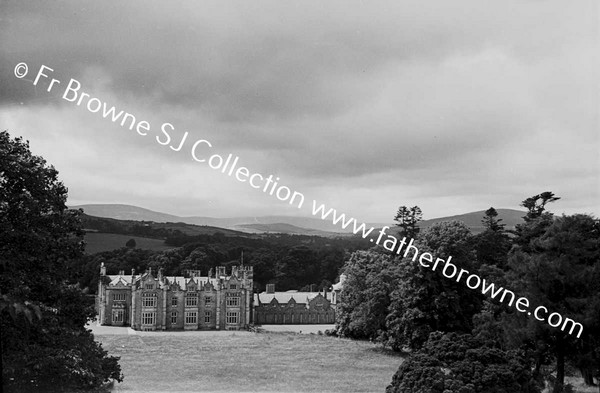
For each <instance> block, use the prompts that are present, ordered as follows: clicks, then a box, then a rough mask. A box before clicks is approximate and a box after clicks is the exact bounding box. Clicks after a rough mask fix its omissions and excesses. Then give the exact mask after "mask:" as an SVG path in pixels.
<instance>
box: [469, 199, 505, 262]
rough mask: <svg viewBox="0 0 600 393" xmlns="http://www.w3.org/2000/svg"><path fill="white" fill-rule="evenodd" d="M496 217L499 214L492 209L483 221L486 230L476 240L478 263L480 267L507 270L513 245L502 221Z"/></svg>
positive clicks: (487, 211)
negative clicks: (509, 252) (508, 257)
mask: <svg viewBox="0 0 600 393" xmlns="http://www.w3.org/2000/svg"><path fill="white" fill-rule="evenodd" d="M496 217H498V212H497V211H496V209H494V208H493V207H490V208H489V209H488V210H486V211H485V215H484V217H483V219H482V220H481V222H482V223H483V225H484V227H485V230H484V231H483V232H481V233H479V234H477V235H476V236H475V238H474V242H475V250H476V252H477V262H478V263H479V265H480V266H481V265H489V266H496V267H498V268H501V269H505V268H506V263H507V255H508V251H509V250H510V248H511V246H512V244H511V242H510V238H509V237H508V235H507V234H506V233H505V231H504V226H505V225H504V224H501V223H500V222H501V221H502V219H499V218H496Z"/></svg>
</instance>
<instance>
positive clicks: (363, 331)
mask: <svg viewBox="0 0 600 393" xmlns="http://www.w3.org/2000/svg"><path fill="white" fill-rule="evenodd" d="M395 267H396V265H395V264H394V261H393V258H392V257H390V256H389V255H387V254H384V253H381V252H378V251H376V250H368V251H357V252H355V253H353V254H352V256H351V257H350V259H349V260H348V261H347V262H346V263H345V264H344V268H343V272H344V274H345V275H346V280H345V281H344V287H343V289H342V293H341V297H342V299H343V301H342V303H341V304H340V305H339V306H338V309H337V312H336V319H337V321H336V323H337V331H338V334H339V335H340V336H345V337H352V338H357V339H371V340H377V339H379V338H380V336H381V335H382V334H383V332H384V330H385V329H386V326H385V320H386V317H387V313H388V306H389V303H390V298H389V294H390V293H391V291H392V289H393V288H394V287H395V286H396V285H397V284H398V282H397V280H395V277H397V276H398V274H397V273H395V272H394V269H395Z"/></svg>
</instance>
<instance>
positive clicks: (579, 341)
mask: <svg viewBox="0 0 600 393" xmlns="http://www.w3.org/2000/svg"><path fill="white" fill-rule="evenodd" d="M544 220H546V218H545V217H544V215H541V216H538V217H537V218H535V219H532V220H530V221H528V222H527V223H526V224H525V225H524V228H523V233H527V234H528V235H530V234H531V233H533V231H531V230H529V229H528V227H529V226H532V227H535V228H536V231H539V226H540V225H541V224H540V222H542V223H543V227H544V228H545V229H544V230H543V232H542V233H541V234H540V235H539V236H537V237H533V238H529V243H528V244H526V245H524V246H518V247H516V248H515V249H514V250H513V251H512V252H511V255H510V264H511V268H512V277H513V280H514V282H515V283H516V285H517V286H518V287H519V289H520V292H521V293H522V294H523V295H524V296H527V297H528V299H529V300H530V302H531V303H532V304H537V305H543V306H545V307H547V309H548V310H551V312H557V313H560V315H562V316H563V318H567V317H568V318H570V319H572V320H574V321H577V322H579V323H582V326H583V330H582V331H583V333H582V334H581V336H580V337H577V336H578V335H579V332H580V331H579V329H578V328H576V327H575V330H572V327H573V325H568V326H566V329H559V328H553V327H551V326H549V325H548V323H544V322H539V321H535V320H531V318H528V319H525V320H523V318H521V316H517V315H512V321H511V322H512V323H513V327H515V331H516V330H517V328H519V329H521V330H522V331H523V334H522V335H523V336H524V339H521V340H522V341H525V340H526V341H529V342H533V343H537V346H536V349H537V350H538V352H539V353H540V355H544V354H545V353H548V354H551V355H552V356H554V358H555V362H556V370H557V371H556V374H557V375H556V383H555V386H554V392H555V393H559V392H562V391H563V386H564V377H565V363H566V362H567V361H568V360H571V361H573V362H574V363H575V364H577V365H578V366H579V368H580V369H581V370H582V374H583V375H584V377H585V378H586V380H587V382H588V383H590V382H593V379H592V376H593V374H594V370H595V369H597V364H598V363H597V358H596V355H595V353H596V351H597V347H598V346H597V343H598V338H599V336H600V330H598V328H597V327H598V326H600V321H599V319H600V314H599V313H598V312H597V310H598V303H599V302H600V263H599V262H598V261H600V221H599V220H597V219H595V218H593V217H591V216H589V215H583V214H576V215H573V216H562V217H559V218H556V219H554V220H552V221H551V222H550V223H549V224H547V223H546V222H545V221H544ZM555 322H556V321H555ZM569 333H574V334H569ZM516 337H518V336H517V335H516ZM540 348H541V349H544V351H541V350H540ZM595 359H596V360H595Z"/></svg>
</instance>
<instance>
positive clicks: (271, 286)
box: [267, 284, 275, 293]
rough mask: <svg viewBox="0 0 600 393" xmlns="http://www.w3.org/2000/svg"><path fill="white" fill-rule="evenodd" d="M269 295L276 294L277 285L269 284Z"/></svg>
mask: <svg viewBox="0 0 600 393" xmlns="http://www.w3.org/2000/svg"><path fill="white" fill-rule="evenodd" d="M267 293H275V284H267Z"/></svg>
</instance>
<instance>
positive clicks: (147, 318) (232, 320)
mask: <svg viewBox="0 0 600 393" xmlns="http://www.w3.org/2000/svg"><path fill="white" fill-rule="evenodd" d="M211 317H212V313H211V312H210V311H205V312H204V323H210V321H211ZM123 318H124V313H123V310H115V311H113V322H115V323H116V322H123ZM239 319H240V313H239V312H237V311H229V312H227V318H226V321H227V323H228V324H237V323H239ZM155 323H156V313H155V312H143V313H142V325H154V324H155ZM171 323H172V324H176V323H177V311H173V312H171ZM185 323H186V324H196V323H198V312H197V311H186V312H185Z"/></svg>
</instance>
